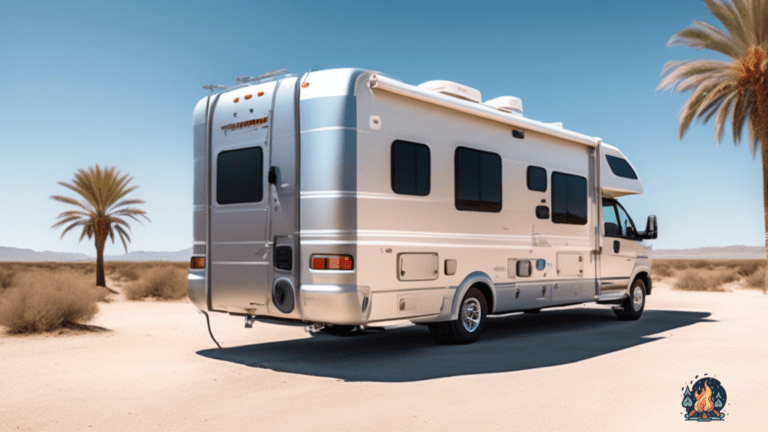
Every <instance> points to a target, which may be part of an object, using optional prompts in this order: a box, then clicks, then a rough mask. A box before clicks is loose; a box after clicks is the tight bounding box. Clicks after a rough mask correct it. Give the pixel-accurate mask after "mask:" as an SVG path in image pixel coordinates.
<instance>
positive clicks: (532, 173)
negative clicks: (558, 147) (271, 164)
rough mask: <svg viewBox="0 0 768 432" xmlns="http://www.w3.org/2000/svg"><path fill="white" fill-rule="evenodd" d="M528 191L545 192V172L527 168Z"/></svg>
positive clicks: (534, 167)
mask: <svg viewBox="0 0 768 432" xmlns="http://www.w3.org/2000/svg"><path fill="white" fill-rule="evenodd" d="M528 189H530V190H534V191H540V192H546V191H547V170H545V169H544V168H540V167H536V166H529V167H528Z"/></svg>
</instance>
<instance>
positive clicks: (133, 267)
mask: <svg viewBox="0 0 768 432" xmlns="http://www.w3.org/2000/svg"><path fill="white" fill-rule="evenodd" d="M115 273H117V275H118V276H119V277H120V278H121V279H122V278H125V279H128V280H130V281H135V280H139V276H141V269H140V268H139V265H137V264H132V263H120V264H119V265H117V266H116V268H115Z"/></svg>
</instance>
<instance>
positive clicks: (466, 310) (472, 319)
mask: <svg viewBox="0 0 768 432" xmlns="http://www.w3.org/2000/svg"><path fill="white" fill-rule="evenodd" d="M482 313H483V310H482V308H481V307H480V302H479V301H478V300H477V299H476V298H474V297H471V298H468V299H466V300H464V304H462V305H461V324H462V325H463V326H464V330H466V331H468V332H470V333H472V332H474V331H475V330H477V328H478V327H479V326H480V318H481V315H482Z"/></svg>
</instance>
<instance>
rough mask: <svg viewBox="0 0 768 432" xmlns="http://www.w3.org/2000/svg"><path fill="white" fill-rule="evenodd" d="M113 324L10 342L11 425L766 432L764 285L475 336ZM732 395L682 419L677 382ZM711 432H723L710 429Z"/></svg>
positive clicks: (660, 292)
mask: <svg viewBox="0 0 768 432" xmlns="http://www.w3.org/2000/svg"><path fill="white" fill-rule="evenodd" d="M99 307H100V312H99V314H98V316H97V317H96V319H95V320H94V321H93V322H92V323H91V324H93V325H95V326H99V327H103V328H105V329H108V331H102V332H89V333H79V334H67V335H60V336H53V335H37V336H10V335H6V334H2V335H0V383H2V384H0V386H1V387H0V388H2V391H0V430H8V431H16V430H30V431H84V430H110V431H131V430H142V431H143V430H163V431H190V430H255V431H358V430H382V431H384V430H414V431H415V430H440V431H448V430H470V431H485V430H526V431H536V430H542V431H548V430H568V431H570V430H594V431H603V430H622V431H649V430H650V431H654V432H656V431H665V430H670V431H681V430H697V431H700V430H703V428H716V429H717V430H733V431H750V430H753V431H758V430H761V431H762V430H766V427H767V426H766V415H765V410H764V406H765V395H766V390H768V296H766V295H764V294H763V293H762V292H760V291H757V290H735V291H734V292H727V293H709V292H681V291H674V290H671V289H670V288H669V286H668V285H667V284H665V283H663V282H659V283H656V284H654V292H653V295H651V296H650V297H649V298H648V302H647V307H646V311H645V314H644V315H643V317H642V318H641V319H640V320H639V321H635V322H620V321H617V320H615V319H614V317H613V314H612V312H611V311H610V310H609V309H608V308H607V307H604V306H597V305H585V306H576V307H571V308H561V309H555V310H548V311H542V312H541V313H540V314H537V315H523V314H515V315H511V316H507V317H503V318H493V319H490V320H489V321H488V322H487V327H486V328H485V331H484V336H483V338H482V339H481V340H480V341H479V342H478V343H475V344H473V345H467V346H438V345H434V344H432V342H431V341H430V339H429V335H428V332H427V330H426V328H424V327H418V326H412V325H411V326H403V327H398V328H394V329H390V330H388V331H387V332H384V333H380V334H372V335H366V336H360V337H354V338H337V337H332V336H327V335H323V336H317V335H315V336H311V335H309V334H307V333H306V332H305V331H304V329H303V328H301V327H283V326H275V325H268V324H261V323H256V324H254V326H253V328H252V329H245V328H243V320H242V318H238V317H229V316H225V315H221V314H214V315H212V317H211V323H212V327H213V332H214V335H215V336H216V337H217V339H218V340H219V342H220V343H221V344H222V345H223V346H224V348H223V349H221V350H218V349H216V347H215V345H214V344H213V342H212V341H211V340H210V338H209V336H208V332H207V329H206V326H205V319H204V317H203V315H201V314H199V313H198V312H197V311H196V309H195V308H194V306H192V304H191V303H188V302H153V301H147V302H128V301H124V300H120V299H118V300H116V301H113V302H112V303H108V304H100V305H99ZM704 374H708V375H709V376H714V377H716V378H717V379H718V380H720V382H721V383H722V385H723V387H724V388H725V389H726V391H727V395H728V398H727V399H728V403H727V406H726V407H725V409H724V410H723V411H724V412H725V413H726V417H725V420H724V421H722V422H719V423H717V424H710V425H702V424H699V423H697V422H691V421H685V420H684V419H683V407H682V406H681V401H682V394H683V391H682V388H683V387H684V386H685V385H687V384H689V383H690V381H692V380H694V377H696V376H699V377H702V376H703V375H704ZM712 430H714V429H712Z"/></svg>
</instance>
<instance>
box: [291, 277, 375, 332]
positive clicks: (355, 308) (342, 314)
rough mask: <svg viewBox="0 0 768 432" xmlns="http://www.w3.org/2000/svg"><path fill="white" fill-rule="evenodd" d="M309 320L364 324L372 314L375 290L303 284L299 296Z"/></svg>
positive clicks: (302, 313) (303, 311) (349, 286)
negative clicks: (372, 297)
mask: <svg viewBox="0 0 768 432" xmlns="http://www.w3.org/2000/svg"><path fill="white" fill-rule="evenodd" d="M299 298H300V299H301V300H300V301H301V315H302V318H303V319H304V320H305V321H310V322H315V323H320V324H351V325H357V324H364V323H366V322H367V321H368V318H369V317H370V315H371V300H372V299H371V289H370V288H369V287H364V286H356V285H302V286H301V289H300V293H299Z"/></svg>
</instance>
